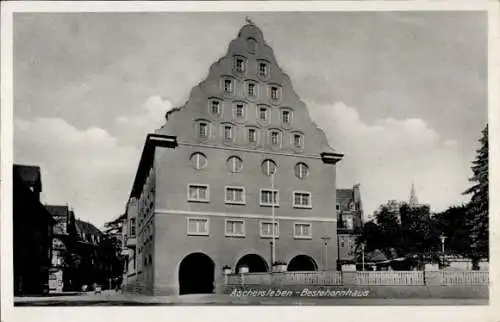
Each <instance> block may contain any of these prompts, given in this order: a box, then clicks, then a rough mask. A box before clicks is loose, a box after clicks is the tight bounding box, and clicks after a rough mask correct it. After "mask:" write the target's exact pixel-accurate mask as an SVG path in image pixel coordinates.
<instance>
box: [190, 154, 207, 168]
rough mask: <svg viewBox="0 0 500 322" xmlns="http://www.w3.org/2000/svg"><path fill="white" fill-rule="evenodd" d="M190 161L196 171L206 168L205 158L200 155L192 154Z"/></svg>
mask: <svg viewBox="0 0 500 322" xmlns="http://www.w3.org/2000/svg"><path fill="white" fill-rule="evenodd" d="M190 160H191V163H192V164H193V166H194V168H195V169H196V170H200V169H203V168H205V167H206V166H207V157H206V156H205V155H204V154H202V153H199V152H196V153H193V155H191V158H190Z"/></svg>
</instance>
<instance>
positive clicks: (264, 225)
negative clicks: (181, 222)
mask: <svg viewBox="0 0 500 322" xmlns="http://www.w3.org/2000/svg"><path fill="white" fill-rule="evenodd" d="M259 224H260V229H259V233H260V237H261V238H272V237H273V235H274V237H275V238H279V235H280V230H279V222H277V221H275V222H274V229H273V222H272V221H269V220H262V221H260V223H259ZM224 225H225V227H224V232H225V235H226V236H227V237H245V236H246V233H247V232H246V229H245V220H244V219H226V220H225V224H224ZM187 234H188V235H192V236H208V235H209V234H210V227H209V219H208V218H200V217H189V218H187ZM293 237H294V238H296V239H311V238H312V225H311V224H310V223H294V224H293Z"/></svg>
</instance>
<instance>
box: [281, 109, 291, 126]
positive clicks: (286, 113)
mask: <svg viewBox="0 0 500 322" xmlns="http://www.w3.org/2000/svg"><path fill="white" fill-rule="evenodd" d="M281 121H282V122H283V124H289V123H290V111H282V112H281Z"/></svg>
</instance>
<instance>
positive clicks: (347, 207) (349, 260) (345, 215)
mask: <svg viewBox="0 0 500 322" xmlns="http://www.w3.org/2000/svg"><path fill="white" fill-rule="evenodd" d="M336 210H337V238H338V241H337V246H338V254H339V258H338V262H337V267H338V269H339V270H355V265H356V247H357V244H356V240H357V238H358V236H359V233H360V231H361V229H362V227H363V205H362V202H361V191H360V185H359V184H356V185H354V186H353V188H352V189H337V206H336Z"/></svg>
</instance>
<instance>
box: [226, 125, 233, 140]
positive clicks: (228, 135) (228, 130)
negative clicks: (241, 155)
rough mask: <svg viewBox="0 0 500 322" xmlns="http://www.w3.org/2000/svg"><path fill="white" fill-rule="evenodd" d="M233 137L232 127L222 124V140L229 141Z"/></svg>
mask: <svg viewBox="0 0 500 322" xmlns="http://www.w3.org/2000/svg"><path fill="white" fill-rule="evenodd" d="M232 139H233V128H232V127H231V126H230V125H226V126H224V140H226V141H230V140H232Z"/></svg>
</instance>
